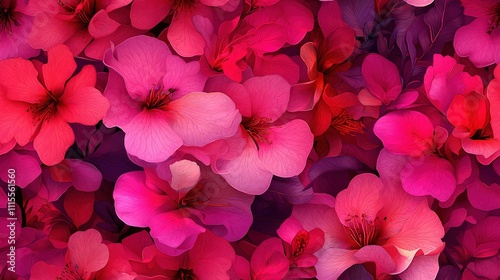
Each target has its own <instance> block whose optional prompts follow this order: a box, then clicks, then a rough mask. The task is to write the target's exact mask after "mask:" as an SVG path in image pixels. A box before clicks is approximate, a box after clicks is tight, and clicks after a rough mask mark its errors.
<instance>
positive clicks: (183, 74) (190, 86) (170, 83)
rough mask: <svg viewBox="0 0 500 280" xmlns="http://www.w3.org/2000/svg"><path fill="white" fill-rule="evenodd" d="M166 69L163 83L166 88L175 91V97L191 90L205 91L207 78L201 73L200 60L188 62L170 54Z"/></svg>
mask: <svg viewBox="0 0 500 280" xmlns="http://www.w3.org/2000/svg"><path fill="white" fill-rule="evenodd" d="M166 70H167V71H166V73H165V77H163V85H164V86H165V88H166V89H173V90H174V91H175V92H174V97H175V98H179V97H182V96H184V95H186V94H188V93H191V92H199V91H203V87H204V86H205V81H206V80H207V78H206V77H205V76H204V75H202V74H201V73H200V63H199V62H197V61H192V62H189V63H186V62H184V60H182V58H180V57H178V56H175V55H169V56H167V60H166Z"/></svg>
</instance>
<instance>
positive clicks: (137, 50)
mask: <svg viewBox="0 0 500 280" xmlns="http://www.w3.org/2000/svg"><path fill="white" fill-rule="evenodd" d="M104 63H105V64H106V65H107V66H109V67H110V68H111V70H110V76H109V83H108V86H107V87H106V90H105V91H104V95H105V96H106V97H107V98H109V100H110V102H111V104H112V106H111V109H110V110H109V111H108V114H107V115H106V117H105V118H104V123H105V124H106V126H108V127H113V126H118V127H120V128H121V129H123V131H124V132H125V148H126V149H127V152H128V153H129V154H131V155H133V156H136V157H138V158H139V159H141V160H145V161H148V162H162V161H165V160H166V159H168V158H169V157H170V156H171V155H172V154H173V153H174V152H175V151H176V150H177V149H178V148H179V147H181V146H182V145H186V146H198V147H201V146H204V145H206V144H208V143H210V142H213V141H215V140H218V139H220V138H224V137H230V136H233V135H234V134H235V133H236V131H237V129H238V124H239V122H240V120H241V116H240V114H239V113H238V111H237V110H236V107H235V105H234V103H233V102H232V101H231V99H230V98H229V97H227V96H226V95H224V94H222V93H220V92H212V93H205V92H201V91H202V90H203V86H204V84H205V77H203V76H202V75H201V74H200V73H199V64H198V62H190V63H186V62H184V61H183V60H182V59H181V58H180V57H178V56H174V55H172V54H171V53H170V51H169V50H168V47H167V45H166V44H165V43H163V42H162V41H160V40H158V39H155V38H151V37H146V36H138V37H134V38H131V39H128V40H127V41H125V42H123V43H122V44H120V45H118V46H117V47H116V48H114V49H112V50H109V51H108V52H106V54H105V57H104Z"/></svg>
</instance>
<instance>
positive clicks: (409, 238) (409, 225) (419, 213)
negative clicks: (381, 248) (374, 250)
mask: <svg viewBox="0 0 500 280" xmlns="http://www.w3.org/2000/svg"><path fill="white" fill-rule="evenodd" d="M443 236H444V229H443V224H442V223H441V221H440V220H439V217H438V216H437V215H436V213H434V212H433V211H432V210H430V209H429V206H428V202H427V201H426V200H423V201H422V202H421V203H420V205H419V207H418V208H417V209H416V210H415V212H413V213H412V214H411V215H410V216H409V217H407V218H406V219H405V221H404V225H403V227H402V228H401V230H400V232H399V233H398V234H396V235H395V236H393V237H391V238H390V239H389V240H387V242H386V244H392V245H394V246H396V247H398V248H401V249H404V250H407V251H413V250H416V249H420V250H422V251H423V253H424V254H428V253H431V252H434V251H435V250H436V249H440V250H442V249H443V246H442V245H443V241H441V238H443Z"/></svg>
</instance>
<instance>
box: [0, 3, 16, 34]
mask: <svg viewBox="0 0 500 280" xmlns="http://www.w3.org/2000/svg"><path fill="white" fill-rule="evenodd" d="M15 8H16V1H6V3H4V1H0V33H1V32H7V33H8V34H9V35H10V34H12V27H13V26H12V25H15V26H19V25H20V24H19V22H18V21H17V20H16V18H15V15H14V10H15Z"/></svg>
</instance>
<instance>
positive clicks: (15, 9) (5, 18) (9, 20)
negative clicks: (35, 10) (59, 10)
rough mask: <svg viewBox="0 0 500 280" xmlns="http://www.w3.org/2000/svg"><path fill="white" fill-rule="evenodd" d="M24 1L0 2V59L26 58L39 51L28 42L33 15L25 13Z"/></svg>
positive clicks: (5, 0)
mask: <svg viewBox="0 0 500 280" xmlns="http://www.w3.org/2000/svg"><path fill="white" fill-rule="evenodd" d="M26 2H27V1H17V0H3V1H1V2H0V45H1V46H2V47H1V48H0V60H2V59H6V58H15V57H21V58H25V59H28V58H30V57H33V56H36V55H37V54H39V53H40V50H37V49H34V48H32V47H31V46H30V45H29V43H28V38H29V34H30V31H31V26H32V25H33V17H31V16H28V15H27V14H26Z"/></svg>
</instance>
